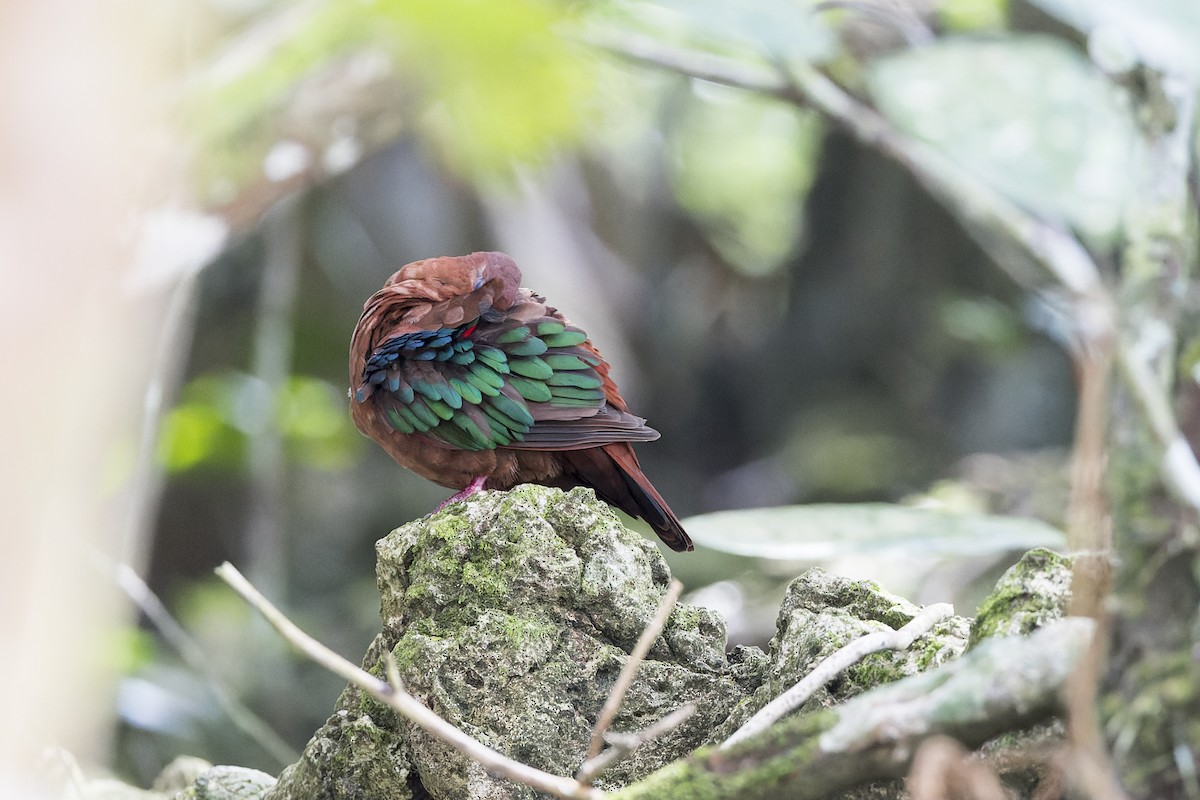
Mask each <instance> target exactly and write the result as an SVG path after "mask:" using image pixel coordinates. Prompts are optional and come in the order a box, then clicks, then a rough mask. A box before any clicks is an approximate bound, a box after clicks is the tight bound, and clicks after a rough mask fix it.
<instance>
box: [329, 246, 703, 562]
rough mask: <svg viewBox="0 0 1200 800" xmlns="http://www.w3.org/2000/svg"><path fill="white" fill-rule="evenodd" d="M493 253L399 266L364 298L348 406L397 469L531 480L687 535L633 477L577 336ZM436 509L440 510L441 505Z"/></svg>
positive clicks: (462, 478) (601, 378)
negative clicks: (575, 491) (580, 489)
mask: <svg viewBox="0 0 1200 800" xmlns="http://www.w3.org/2000/svg"><path fill="white" fill-rule="evenodd" d="M520 284H521V270H520V269H519V268H518V267H517V265H516V262H514V261H513V260H512V259H511V258H510V257H508V256H507V255H505V254H504V253H495V252H492V253H487V252H485V253H472V254H471V255H467V256H453V257H440V258H427V259H423V260H421V261H414V262H413V263H411V264H406V265H405V266H404V267H402V268H401V269H400V271H398V272H397V273H395V274H394V275H392V277H390V278H388V280H387V282H386V283H385V284H384V285H383V288H382V289H380V290H379V291H378V292H376V293H375V294H373V295H372V296H371V297H370V299H369V300H367V302H366V304H365V305H364V306H363V313H362V316H361V317H360V318H359V320H358V325H357V326H356V327H355V329H354V336H353V338H352V340H351V342H350V385H351V390H352V391H351V399H350V415H351V417H352V418H353V419H354V424H355V425H356V426H357V427H358V429H359V430H360V431H362V433H363V434H365V435H366V436H369V437H370V438H372V439H374V440H375V441H376V442H378V443H379V445H380V446H381V447H383V449H384V450H386V451H387V453H388V454H389V455H390V456H391V457H392V458H394V459H395V460H396V461H397V462H398V463H399V464H400V465H401V466H404V467H407V468H408V469H410V470H412V471H413V472H415V473H417V474H418V475H420V476H422V477H424V478H427V479H428V480H431V481H433V482H435V483H438V484H441V485H442V486H446V487H449V488H451V489H456V490H459V491H458V492H457V494H455V495H453V496H452V497H450V498H449V499H448V500H446V501H445V502H444V503H442V506H445V505H446V504H447V503H451V502H454V501H456V500H461V499H463V498H465V497H469V496H470V495H471V494H473V493H475V492H477V491H479V490H480V489H509V488H512V487H513V486H516V485H517V484H520V483H539V484H542V485H544V486H556V487H559V488H562V489H568V488H571V487H574V486H590V487H591V488H592V489H594V490H595V492H596V495H597V496H598V497H600V498H601V499H602V500H604V501H605V502H607V503H609V504H610V505H613V506H616V507H617V508H619V509H621V510H622V511H624V512H626V513H627V514H629V515H631V516H634V517H640V518H642V519H644V520H646V522H647V523H649V525H650V527H651V528H653V529H654V531H655V533H657V534H658V536H659V538H661V539H662V540H663V542H665V543H666V544H667V546H668V547H670V548H671V549H672V550H691V549H692V541H691V539H690V538H689V537H688V535H687V533H686V532H685V531H684V530H683V527H682V526H680V524H679V520H678V519H677V518H676V516H675V514H674V513H673V512H672V511H671V508H670V507H669V506H668V505H667V503H666V501H664V500H663V498H662V496H661V495H660V494H659V493H658V491H656V490H655V488H654V486H653V485H652V484H651V483H650V480H649V479H648V478H647V477H646V476H645V475H644V474H643V473H642V470H641V467H640V466H639V464H638V459H637V456H636V455H635V454H634V452H633V447H632V444H631V443H632V442H650V441H654V440H655V439H657V438H658V432H657V431H655V430H654V429H652V428H649V427H647V425H646V421H645V420H644V419H642V418H640V417H636V416H634V415H632V414H630V413H629V409H628V407H627V406H626V404H625V401H624V400H623V399H622V398H621V394H620V392H619V391H618V390H617V385H616V384H615V383H614V382H613V380H612V378H610V377H609V366H608V363H607V362H606V361H605V360H604V359H603V358H601V356H600V353H599V352H598V351H597V350H596V348H595V346H594V345H592V343H591V342H590V341H589V340H588V337H587V334H586V333H584V332H583V331H582V330H581V329H580V328H578V327H576V326H574V325H572V324H571V323H570V322H569V321H568V320H567V318H566V317H564V316H563V315H562V314H561V313H559V311H558V309H556V308H554V307H552V306H549V305H547V304H546V301H545V298H543V297H539V296H538V295H537V294H535V293H534V292H532V291H530V290H529V289H522V288H520ZM442 506H439V508H441V507H442Z"/></svg>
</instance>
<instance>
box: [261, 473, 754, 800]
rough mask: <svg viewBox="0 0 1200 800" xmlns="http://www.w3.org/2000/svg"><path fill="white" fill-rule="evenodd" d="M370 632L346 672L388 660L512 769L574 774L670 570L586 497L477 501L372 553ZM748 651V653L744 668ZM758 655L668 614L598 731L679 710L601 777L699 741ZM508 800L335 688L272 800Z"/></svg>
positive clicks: (419, 737)
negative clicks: (373, 624)
mask: <svg viewBox="0 0 1200 800" xmlns="http://www.w3.org/2000/svg"><path fill="white" fill-rule="evenodd" d="M377 551H378V556H379V564H378V576H379V589H380V597H381V609H380V613H381V616H382V618H383V632H382V633H381V634H380V636H379V637H378V638H377V640H376V642H375V643H374V644H373V645H372V648H371V650H370V651H369V652H368V654H367V656H366V658H365V659H364V662H363V665H364V667H365V668H367V669H370V670H371V671H372V672H374V673H375V674H377V675H380V676H382V675H383V674H384V666H383V657H384V653H385V652H391V653H392V654H393V656H394V658H395V661H396V664H397V667H398V669H399V672H400V677H401V679H402V681H403V682H404V685H405V687H406V688H407V689H408V690H409V691H410V692H412V693H413V694H414V695H416V696H417V697H418V698H420V699H421V700H422V701H423V702H424V703H426V704H427V705H428V706H429V707H431V708H432V709H433V710H434V711H435V712H437V713H438V714H439V715H441V716H442V717H443V718H444V719H446V720H447V721H449V722H451V723H452V724H454V725H456V726H458V727H459V728H461V729H462V730H464V731H466V732H467V733H469V734H471V735H472V736H474V737H475V738H476V739H478V740H479V741H481V742H484V743H485V744H487V745H489V746H491V747H493V748H495V749H497V750H499V751H501V752H503V753H505V754H507V755H509V756H511V757H513V758H516V759H517V760H519V761H522V762H524V763H526V764H529V765H532V766H535V767H538V768H539V769H543V770H546V771H548V772H552V773H555V774H559V775H572V774H574V773H575V772H576V771H577V770H578V768H579V766H580V764H581V763H582V761H583V759H584V755H585V753H586V750H587V746H588V741H589V738H590V736H591V731H592V728H593V726H594V724H595V720H596V716H597V714H598V712H599V710H600V708H601V707H602V706H603V704H604V701H605V700H606V698H607V697H608V693H609V690H610V689H611V687H612V685H613V682H614V681H615V679H616V677H617V674H618V673H619V672H620V670H621V667H622V666H623V665H624V663H625V661H626V659H627V658H628V653H629V650H630V649H632V647H633V646H634V644H635V642H636V641H637V638H638V636H639V635H640V634H641V632H642V630H643V629H644V628H645V626H646V624H647V623H648V622H649V620H650V618H651V617H652V616H653V614H654V611H655V609H656V607H657V605H658V602H659V600H660V599H661V597H662V595H663V594H664V592H665V591H666V587H667V584H668V582H669V580H670V574H669V572H668V570H667V567H666V563H665V562H664V561H663V559H662V556H661V554H660V553H659V551H658V549H657V547H656V546H655V545H654V544H652V543H651V542H650V541H648V540H646V539H645V538H643V537H641V536H639V535H638V534H635V533H633V532H631V531H628V530H626V529H625V528H624V526H623V525H622V524H621V523H620V521H619V520H618V519H617V518H616V516H615V515H614V514H613V512H612V511H611V510H610V509H609V508H608V506H607V505H605V504H604V503H602V502H600V501H599V500H597V499H596V497H595V495H594V493H593V492H592V491H591V490H590V489H574V490H572V491H570V492H567V493H563V492H562V491H560V490H557V489H548V488H545V487H541V486H520V487H517V488H516V489H514V490H512V491H510V492H507V493H500V492H481V493H479V494H478V495H476V496H474V497H472V498H470V499H469V500H467V501H466V502H464V503H457V504H454V505H452V506H450V507H449V508H447V509H446V510H445V511H443V512H442V513H440V514H436V515H434V516H432V517H428V518H425V519H423V520H419V521H417V522H413V523H410V524H408V525H405V526H404V527H402V528H399V529H397V530H396V531H394V532H392V534H390V535H389V536H388V537H386V538H385V539H383V540H381V541H380V542H379V543H378V545H377ZM756 654H757V655H756ZM764 666H765V662H764V661H763V657H762V654H761V653H760V652H758V651H755V650H752V649H746V648H743V649H740V650H739V651H737V653H736V657H735V658H734V659H733V660H727V659H726V656H725V628H724V623H723V621H722V620H721V619H720V618H719V617H718V616H717V615H716V614H715V613H713V612H711V611H708V610H706V609H701V608H695V607H690V606H683V605H677V606H676V608H675V611H674V612H673V613H672V615H671V617H670V619H669V620H668V622H667V626H666V628H665V629H664V631H663V633H662V635H661V636H660V637H659V639H658V640H657V642H656V643H655V644H654V646H653V647H652V648H651V651H650V654H649V656H648V658H647V660H646V661H645V662H644V663H643V664H642V666H641V667H640V669H639V670H638V673H637V677H636V679H635V680H634V682H633V685H632V687H631V688H630V690H629V692H628V694H627V695H626V698H625V701H624V703H623V704H622V707H621V711H620V713H619V714H618V715H617V718H616V721H615V722H614V724H613V726H612V729H613V730H614V731H622V732H627V731H636V730H640V729H642V728H644V727H646V726H648V725H650V724H651V723H653V722H655V721H657V720H658V719H660V718H662V717H663V716H665V715H666V714H668V713H670V712H671V711H673V710H674V709H676V708H678V707H679V706H681V705H683V704H684V703H687V702H694V703H696V705H697V708H698V710H697V712H696V713H695V714H694V715H693V716H692V717H691V718H690V719H689V720H688V721H687V722H685V723H684V724H683V725H681V726H680V727H679V728H677V729H676V730H674V731H672V732H671V733H669V734H667V735H665V736H663V737H662V738H660V739H658V740H656V741H654V742H652V743H650V744H648V745H646V746H644V747H643V748H641V749H639V750H638V751H637V752H636V753H635V754H634V756H633V757H631V758H629V759H628V760H626V761H624V762H621V763H620V764H619V765H617V766H616V767H614V768H612V769H611V770H610V771H608V772H606V773H605V774H604V776H603V777H602V779H601V780H600V781H598V783H597V785H598V786H600V787H601V788H606V787H607V788H612V787H616V786H620V785H624V784H627V783H629V782H631V781H633V780H636V779H637V778H639V777H641V776H644V775H646V774H648V773H650V772H651V771H653V770H655V769H657V768H658V767H660V766H662V765H664V764H666V763H669V762H670V761H673V760H674V759H676V758H678V757H680V756H682V755H684V754H686V753H688V752H690V751H691V750H693V749H695V748H696V747H697V746H699V745H701V744H705V743H710V742H713V741H716V739H715V736H714V732H715V731H716V730H717V729H718V728H719V726H720V725H721V724H722V723H723V722H724V721H725V718H726V717H727V716H728V713H729V710H730V709H732V708H734V707H735V706H736V705H737V704H738V703H739V702H741V701H742V700H744V699H745V698H746V697H747V695H748V693H749V692H750V691H753V690H754V689H755V688H757V686H758V683H759V679H760V678H761V675H762V674H763V667H764ZM422 792H428V796H430V797H432V798H434V800H440V799H441V798H446V799H447V800H450V799H451V798H453V800H459V798H513V797H516V798H521V797H534V796H535V793H534V792H533V791H532V790H530V789H527V788H526V787H523V786H517V785H515V784H512V783H510V782H508V781H506V780H503V779H500V778H495V777H492V776H490V775H488V774H487V773H486V772H485V771H484V770H483V769H482V768H481V767H479V766H478V765H477V764H474V763H472V762H470V761H469V760H468V759H466V758H465V757H463V756H462V755H460V754H459V753H458V752H457V751H456V750H454V749H452V748H450V747H448V746H447V745H445V744H443V743H441V742H440V741H437V740H435V739H433V738H432V737H430V736H429V735H428V734H426V733H425V732H424V731H422V730H420V729H418V728H416V727H415V726H412V725H411V724H410V723H408V722H407V721H405V720H402V719H397V718H396V716H395V715H394V714H392V712H391V711H390V710H388V709H387V708H385V707H383V706H381V705H380V704H378V703H377V702H375V701H374V700H373V699H371V698H369V697H367V696H366V695H364V694H363V693H362V692H359V691H358V690H356V689H353V688H350V689H347V691H346V692H345V693H343V695H342V697H341V698H340V699H339V701H338V707H337V711H336V712H335V713H334V715H333V716H332V717H330V719H329V721H328V722H327V723H326V724H325V726H323V727H322V728H321V730H320V731H318V733H317V735H316V736H314V737H313V739H312V740H311V741H310V742H309V744H308V746H307V747H306V748H305V751H304V755H303V758H302V760H301V761H300V762H299V763H297V764H296V765H293V766H292V767H290V768H288V770H286V771H285V772H284V774H283V775H282V776H281V777H280V781H279V783H278V785H277V786H276V787H275V789H274V790H273V791H272V792H270V794H269V795H268V796H269V798H271V800H283V798H296V800H300V798H304V800H312V799H313V798H331V799H332V798H338V799H340V798H351V797H354V798H374V797H378V798H384V797H387V798H397V799H399V800H403V799H404V798H411V797H422V796H424V795H422Z"/></svg>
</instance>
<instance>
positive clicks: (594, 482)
mask: <svg viewBox="0 0 1200 800" xmlns="http://www.w3.org/2000/svg"><path fill="white" fill-rule="evenodd" d="M559 457H560V458H562V459H563V460H564V461H566V462H567V464H568V468H569V470H570V472H573V473H574V477H576V478H578V480H579V483H580V484H582V485H584V486H590V487H592V488H593V489H594V490H595V491H596V495H597V496H598V497H599V498H600V499H601V500H603V501H604V502H606V503H608V504H609V505H614V506H616V507H617V508H619V509H621V510H622V511H624V512H625V513H626V514H629V515H630V516H632V517H641V518H642V519H644V520H646V522H647V523H649V525H650V527H651V528H653V529H654V532H655V533H657V534H658V538H660V539H662V540H663V542H664V543H665V544H666V545H667V547H669V548H671V549H672V550H677V551H681V552H682V551H684V550H691V549H692V540H691V537H689V536H688V535H687V531H685V530H684V529H683V526H682V525H680V524H679V518H678V517H676V516H675V512H673V511H672V510H671V507H670V506H668V505H667V501H665V500H663V499H662V495H660V494H659V493H658V491H657V490H656V489H655V488H654V486H653V484H651V483H650V479H649V478H647V477H646V475H645V473H643V472H642V468H641V465H640V464H638V460H637V455H636V454H635V453H634V452H633V448H632V447H631V446H630V445H629V443H628V442H616V443H614V444H606V445H604V446H602V447H589V448H586V449H583V450H565V451H561V452H560V453H559Z"/></svg>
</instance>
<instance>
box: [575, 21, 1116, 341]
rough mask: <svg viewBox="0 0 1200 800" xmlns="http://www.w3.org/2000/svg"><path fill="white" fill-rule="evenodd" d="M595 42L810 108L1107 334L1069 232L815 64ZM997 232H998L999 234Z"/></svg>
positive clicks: (1100, 303)
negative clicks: (1041, 276) (1022, 263)
mask: <svg viewBox="0 0 1200 800" xmlns="http://www.w3.org/2000/svg"><path fill="white" fill-rule="evenodd" d="M594 42H595V43H596V44H597V45H598V46H600V47H603V48H604V49H607V50H609V51H610V52H613V53H614V54H616V55H619V56H622V57H624V58H628V59H630V60H632V61H636V62H639V63H642V64H646V65H649V66H654V67H659V68H663V69H668V70H671V71H673V72H677V73H679V74H681V75H686V76H690V77H693V78H698V79H700V80H705V81H710V82H712V83H719V84H722V85H725V86H732V87H735V88H741V89H746V90H749V91H753V92H756V93H759V94H765V95H770V96H772V97H777V98H779V99H781V100H783V101H785V102H788V103H791V104H793V105H797V106H800V107H802V108H810V109H812V110H813V111H816V112H817V113H819V114H820V115H822V116H823V117H826V118H827V119H829V120H830V121H832V122H834V123H836V124H837V125H838V126H839V127H841V128H843V129H844V130H846V131H847V132H849V133H850V134H851V135H853V136H854V137H855V138H856V139H858V140H859V141H860V142H862V143H863V144H866V145H869V146H871V147H873V148H875V149H876V150H878V151H880V152H881V153H883V154H884V155H886V156H888V157H889V158H891V159H893V160H894V161H896V162H897V163H899V164H901V165H902V166H903V167H905V168H906V169H907V170H908V171H909V173H910V174H911V175H912V176H913V178H914V179H915V180H916V181H917V182H918V183H919V184H921V185H922V186H923V187H924V188H925V189H926V190H927V191H928V192H929V193H930V194H932V195H933V196H934V197H936V198H938V199H939V200H941V201H942V202H943V203H944V205H945V206H946V208H947V209H948V210H949V211H951V213H954V214H956V215H957V216H959V217H960V219H962V220H963V222H964V223H965V225H966V226H967V229H968V231H969V232H971V233H972V234H973V235H975V236H976V239H977V240H978V241H979V243H980V245H981V246H983V247H984V248H985V249H986V250H988V251H989V252H990V253H991V254H992V256H993V258H994V259H995V260H996V263H997V264H998V265H999V266H1001V267H1002V268H1004V269H1005V270H1007V271H1008V272H1009V273H1010V275H1012V276H1013V278H1014V279H1015V280H1017V281H1018V282H1020V283H1022V284H1027V283H1029V279H1028V277H1027V276H1025V275H1022V274H1021V273H1019V272H1015V271H1014V269H1013V267H1012V261H1013V258H1012V257H1013V256H1014V255H1015V253H1014V251H1013V248H1012V246H1011V244H1012V243H1015V244H1017V245H1018V246H1019V250H1020V251H1023V252H1024V254H1025V256H1026V257H1028V258H1030V259H1032V260H1033V262H1034V263H1036V264H1037V265H1038V266H1039V267H1040V268H1042V269H1043V270H1044V271H1045V272H1046V273H1048V274H1049V275H1051V276H1052V277H1053V278H1054V279H1055V280H1056V282H1058V283H1060V284H1061V285H1063V286H1065V287H1066V288H1067V289H1069V290H1070V291H1071V292H1072V293H1073V294H1075V295H1076V296H1077V297H1085V298H1092V300H1093V302H1092V303H1091V304H1090V305H1091V306H1092V308H1090V309H1089V312H1088V314H1086V315H1085V317H1086V318H1084V319H1081V320H1079V322H1080V323H1081V325H1083V326H1084V329H1083V334H1084V338H1085V340H1086V339H1090V338H1091V333H1092V328H1093V327H1095V326H1099V327H1100V328H1101V329H1102V330H1103V331H1107V330H1109V329H1111V316H1112V315H1111V313H1110V312H1109V310H1108V309H1109V308H1110V307H1111V303H1110V302H1106V300H1107V297H1108V294H1107V291H1106V289H1105V288H1104V285H1103V282H1102V281H1101V279H1100V270H1099V268H1098V267H1097V266H1096V263H1095V261H1094V260H1093V259H1092V257H1091V255H1090V254H1089V253H1088V252H1087V249H1086V248H1084V247H1083V245H1082V244H1080V243H1079V241H1078V240H1077V239H1076V238H1075V237H1074V236H1072V235H1071V234H1070V232H1069V231H1067V230H1065V229H1062V228H1059V227H1056V226H1054V225H1051V224H1049V223H1047V222H1045V221H1043V220H1040V219H1038V218H1037V217H1035V216H1033V215H1032V214H1030V213H1028V212H1027V211H1025V210H1024V209H1022V208H1021V207H1020V206H1018V205H1017V204H1016V203H1013V202H1012V201H1011V200H1009V199H1008V198H1006V197H1004V196H1003V195H1001V194H999V193H997V192H996V191H994V190H993V189H992V188H991V187H989V186H988V185H987V184H986V183H984V182H983V181H981V180H980V179H979V178H976V177H975V176H974V175H972V174H971V173H969V172H968V171H967V170H965V169H963V168H962V167H961V166H959V165H958V164H957V163H955V162H954V161H952V160H951V159H949V158H947V157H946V156H944V155H943V154H942V153H940V152H939V151H938V150H937V149H936V148H933V147H931V146H929V145H927V144H925V143H923V142H920V141H918V140H916V139H912V138H910V137H907V136H905V135H904V134H902V133H901V132H900V131H898V130H896V128H895V127H894V126H893V125H892V124H891V123H890V122H889V121H888V120H887V119H886V118H884V117H883V115H881V114H879V113H878V112H877V111H875V110H874V109H872V108H870V107H869V106H867V105H866V104H864V103H862V102H860V101H859V100H857V99H856V98H855V97H854V96H853V95H851V94H850V93H848V92H847V91H845V90H844V89H842V88H841V87H840V86H838V85H837V84H836V83H834V82H833V81H832V80H830V79H829V78H828V77H826V76H825V75H823V74H822V73H821V72H820V71H819V70H818V69H816V68H815V67H814V66H813V65H812V64H809V63H807V62H804V61H793V62H789V63H788V64H786V65H778V66H776V67H771V66H767V65H755V64H747V63H742V62H737V61H733V60H731V59H728V58H723V57H720V56H715V55H710V54H707V53H697V52H695V51H690V50H683V49H680V48H677V47H672V46H669V45H663V44H661V43H659V42H657V41H655V40H653V39H650V38H648V37H639V36H631V35H628V34H623V35H622V36H621V37H620V38H617V37H606V38H603V39H595V40H594ZM997 234H999V235H998V236H997Z"/></svg>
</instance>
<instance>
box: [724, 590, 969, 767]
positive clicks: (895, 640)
mask: <svg viewBox="0 0 1200 800" xmlns="http://www.w3.org/2000/svg"><path fill="white" fill-rule="evenodd" d="M953 614H954V607H953V606H951V605H950V604H949V603H934V604H933V605H931V606H926V607H925V608H924V609H923V610H922V611H921V613H919V614H917V615H916V616H915V617H913V618H912V620H911V621H910V622H909V623H908V624H907V625H905V626H904V627H902V628H900V630H896V631H879V632H877V633H870V634H867V635H866V636H863V637H862V638H860V639H855V640H854V641H852V642H850V643H849V644H848V645H846V646H845V647H843V648H841V649H840V650H837V651H835V652H833V653H831V654H830V655H829V657H827V658H826V659H825V660H824V661H822V662H821V663H819V664H817V666H816V667H814V668H813V671H812V672H810V673H808V674H807V675H805V676H804V678H802V679H801V680H800V682H799V683H797V684H796V685H795V686H793V687H792V688H791V689H788V690H787V691H786V692H784V693H783V694H781V695H779V697H776V698H775V699H774V700H772V701H771V702H770V703H767V704H766V705H765V706H763V707H762V708H761V709H759V711H758V713H756V714H755V715H754V716H752V717H751V718H750V719H748V720H747V721H746V723H745V724H744V725H742V727H740V728H738V729H737V730H736V731H734V732H733V735H732V736H730V737H729V738H728V739H726V740H725V741H724V742H722V743H721V749H722V750H725V749H727V748H729V747H732V746H733V745H735V744H737V743H738V742H741V741H745V740H746V739H749V738H750V737H751V736H754V735H755V734H758V733H761V732H762V731H764V730H766V729H767V728H769V727H770V726H771V725H774V724H775V723H776V722H777V721H779V720H780V719H781V718H783V717H785V716H787V715H788V714H790V713H791V712H793V711H795V710H796V709H797V708H799V707H800V706H802V705H804V703H805V701H806V700H808V698H810V697H812V695H813V693H814V692H816V691H817V690H818V689H820V688H821V687H822V686H824V685H825V684H827V683H829V681H831V680H833V679H834V678H835V677H837V676H838V675H839V674H841V673H842V672H843V671H844V670H846V669H847V668H849V667H851V666H853V665H854V664H857V663H858V662H859V661H861V660H862V659H864V658H866V657H867V656H868V655H870V654H871V653H878V652H879V651H881V650H906V649H908V648H909V647H910V646H911V645H912V643H913V642H915V641H916V640H917V639H919V638H920V637H922V636H924V635H925V634H926V633H928V632H929V631H930V629H931V628H933V626H934V625H937V624H938V623H939V622H941V621H942V620H944V619H947V618H948V617H950V616H951V615H953Z"/></svg>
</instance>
